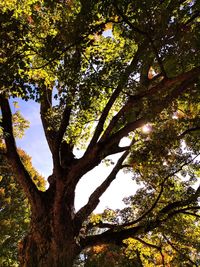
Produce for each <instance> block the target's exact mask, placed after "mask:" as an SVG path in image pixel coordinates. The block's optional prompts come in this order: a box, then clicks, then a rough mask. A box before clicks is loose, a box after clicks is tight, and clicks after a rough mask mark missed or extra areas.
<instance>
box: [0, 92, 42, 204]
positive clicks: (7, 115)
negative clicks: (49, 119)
mask: <svg viewBox="0 0 200 267" xmlns="http://www.w3.org/2000/svg"><path fill="white" fill-rule="evenodd" d="M0 105H1V112H2V127H3V133H4V139H5V143H6V149H7V153H6V155H7V157H8V160H9V162H10V164H11V165H12V167H13V170H14V175H15V177H16V179H17V181H18V182H19V184H20V185H21V187H22V189H23V190H24V192H25V194H26V196H27V197H28V199H29V201H30V203H31V205H32V208H33V209H34V207H35V206H36V205H37V203H38V201H39V199H40V195H41V194H42V193H40V192H39V191H38V189H37V187H36V185H35V184H34V183H33V181H32V179H31V176H30V175H29V173H28V171H27V170H26V168H25V166H24V165H23V163H22V161H21V159H20V157H19V154H18V152H17V147H16V143H15V138H14V135H13V127H12V113H11V109H10V105H9V102H8V100H7V99H6V98H5V97H4V96H3V95H0ZM38 208H39V207H38ZM36 209H37V208H36Z"/></svg>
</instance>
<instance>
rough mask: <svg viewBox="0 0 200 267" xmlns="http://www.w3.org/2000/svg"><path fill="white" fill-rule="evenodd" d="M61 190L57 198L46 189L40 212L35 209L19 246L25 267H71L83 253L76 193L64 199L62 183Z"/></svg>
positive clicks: (21, 260) (22, 266)
mask: <svg viewBox="0 0 200 267" xmlns="http://www.w3.org/2000/svg"><path fill="white" fill-rule="evenodd" d="M58 191H59V193H58V194H57V198H56V197H55V198H51V199H50V198H48V197H47V192H45V193H44V195H45V198H44V201H43V202H42V203H41V207H40V211H38V212H37V214H36V213H35V212H32V216H31V223H30V231H29V233H28V234H27V236H26V237H25V238H24V240H23V241H22V242H21V244H20V246H19V260H20V266H21V267H71V266H72V265H73V261H74V259H75V258H76V256H77V255H78V254H79V253H80V246H79V245H78V242H77V238H76V235H77V234H76V230H75V227H74V222H73V218H74V208H73V205H71V202H73V201H71V200H73V194H70V193H69V194H66V198H62V192H64V190H63V188H62V186H61V187H60V190H58ZM38 214H39V215H38Z"/></svg>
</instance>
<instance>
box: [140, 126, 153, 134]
mask: <svg viewBox="0 0 200 267" xmlns="http://www.w3.org/2000/svg"><path fill="white" fill-rule="evenodd" d="M151 131H152V127H151V125H150V124H145V125H144V126H142V132H143V133H145V134H148V133H150V132H151Z"/></svg>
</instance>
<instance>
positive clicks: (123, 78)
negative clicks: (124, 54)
mask: <svg viewBox="0 0 200 267" xmlns="http://www.w3.org/2000/svg"><path fill="white" fill-rule="evenodd" d="M145 46H146V43H144V44H143V45H141V47H139V48H138V50H137V52H136V54H135V56H134V58H133V59H132V61H131V64H130V65H129V66H128V67H127V68H126V70H125V72H124V74H122V76H121V79H120V81H119V83H118V86H117V88H116V89H115V91H114V92H113V94H112V96H111V97H110V99H109V101H108V103H107V104H106V106H105V108H104V110H103V112H102V114H101V117H100V119H99V122H98V124H97V127H96V129H95V132H94V135H93V137H92V139H91V142H90V144H89V146H88V150H90V149H91V148H92V147H93V146H94V144H96V143H97V141H98V139H99V137H100V135H101V133H102V132H103V127H104V123H105V121H106V119H107V116H108V114H109V112H110V110H111V108H112V106H113V104H114V103H115V100H116V99H117V98H118V96H119V95H120V93H121V92H122V90H123V88H124V86H125V85H126V83H127V81H128V78H129V76H130V74H131V73H132V72H133V70H134V69H135V67H136V65H137V63H138V60H139V56H140V55H141V53H142V51H143V50H144V49H145Z"/></svg>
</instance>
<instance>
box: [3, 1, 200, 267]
mask: <svg viewBox="0 0 200 267" xmlns="http://www.w3.org/2000/svg"><path fill="white" fill-rule="evenodd" d="M0 12H1V16H0V17H1V19H0V23H1V32H0V39H1V41H0V42H1V43H0V53H1V66H0V68H1V73H0V104H1V114H2V120H1V129H2V131H3V138H4V142H5V146H6V157H7V159H8V161H9V164H11V166H12V168H13V171H14V174H15V175H14V176H15V177H16V180H17V181H18V183H19V184H20V186H21V188H22V189H23V191H24V193H25V195H26V197H27V198H28V200H29V203H30V207H31V223H30V231H29V233H28V234H27V236H26V237H25V239H24V242H23V245H22V247H21V248H20V261H21V264H22V266H35V265H34V262H36V264H37V266H38V267H42V266H48V265H49V264H51V265H52V266H53V267H56V266H59V267H62V266H65V267H66V266H72V263H73V261H74V259H75V257H76V256H77V255H78V254H79V253H80V252H81V251H83V250H84V249H86V248H88V247H94V246H95V245H102V244H115V245H118V246H122V245H128V247H129V248H131V247H132V252H131V253H133V254H134V253H135V255H136V256H137V255H139V256H140V257H139V258H140V260H141V261H143V262H144V264H146V266H150V265H148V264H154V265H152V266H155V262H156V259H155V258H154V259H153V256H152V255H153V252H152V251H154V250H157V251H158V254H159V256H158V258H159V260H158V259H157V260H158V262H160V264H161V265H163V266H164V265H165V263H170V264H172V266H173V264H178V265H179V266H186V265H188V266H189V264H190V265H191V264H193V265H196V266H198V264H199V237H198V234H195V233H199V216H200V215H199V208H200V207H199V202H198V198H199V195H200V187H199V181H198V176H199V153H200V142H199V138H198V137H199V132H200V117H199V110H200V106H199V105H200V104H199V96H200V93H199V76H200V62H199V61H200V52H199V42H200V31H199V23H200V3H199V1H197V0H193V1H186V0H185V1H184V0H180V1H170V0H162V1H157V0H152V1H129V0H128V1H127V0H126V1H117V0H106V1H103V2H102V1H93V0H89V1H82V0H79V1H78V0H77V1H76V0H69V1H51V0H47V1H45V0H43V1H39V2H38V1H36V0H29V1H18V0H12V1H10V0H9V1H4V2H3V3H1V4H0ZM10 97H18V98H22V99H24V100H26V101H29V99H34V100H35V101H37V102H39V104H40V114H41V121H42V125H43V128H44V133H45V136H46V139H47V143H48V146H49V149H50V151H51V154H52V160H53V171H52V174H51V175H50V176H49V177H48V182H49V188H48V189H47V190H46V191H45V192H42V191H40V190H38V188H37V187H36V185H35V184H34V182H33V181H32V179H31V175H30V173H29V172H28V171H27V167H26V166H25V164H24V162H23V161H22V160H21V159H20V155H19V152H18V150H17V148H16V144H15V137H14V133H13V119H12V117H13V115H12V112H11V109H10V104H9V98H10ZM124 137H126V138H128V139H129V144H128V145H127V146H121V145H120V141H121V140H122V138H124ZM76 149H82V150H84V154H83V156H82V157H80V158H77V157H76V154H75V150H76ZM38 153H39V152H38ZM117 153H121V154H119V159H118V161H117V163H116V164H115V165H114V166H113V169H112V171H111V172H110V174H109V175H108V177H105V180H104V181H103V182H102V183H101V184H100V185H99V186H98V187H97V188H96V189H95V190H94V192H93V193H92V194H91V195H90V196H89V197H88V202H87V203H86V204H85V205H83V207H81V208H80V209H79V210H78V211H75V209H74V199H75V189H76V186H77V184H78V182H79V181H80V180H81V178H82V177H83V176H84V175H85V174H86V173H88V172H89V171H91V170H92V169H93V168H95V167H96V166H97V165H99V164H101V162H102V161H103V160H105V159H107V157H108V156H110V155H113V154H117ZM122 169H123V170H124V179H126V178H125V177H126V173H127V172H130V173H131V174H132V176H133V179H134V180H135V181H136V182H137V183H138V185H139V189H138V190H137V192H136V194H135V195H133V196H130V197H128V196H127V198H126V199H125V202H126V203H127V208H125V209H124V210H121V211H120V210H117V211H112V212H111V215H112V216H111V215H109V214H108V213H107V214H106V216H105V214H102V215H93V211H94V210H95V208H96V207H97V205H98V203H99V201H100V197H101V196H102V195H103V193H104V192H105V191H106V189H107V188H108V187H109V186H110V184H111V183H112V181H114V180H115V178H116V176H117V174H118V172H119V171H120V170H122ZM129 238H132V239H129ZM124 240H126V241H124ZM134 247H136V248H137V249H135V250H134ZM127 251H128V250H127ZM127 253H129V252H127ZM138 253H139V254H138ZM173 253H174V254H175V256H172V254H173ZM177 255H179V256H177ZM170 257H171V258H170ZM180 257H182V258H183V257H184V262H183V261H180ZM170 261H171V262H170ZM184 264H185V265H184Z"/></svg>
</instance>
